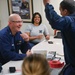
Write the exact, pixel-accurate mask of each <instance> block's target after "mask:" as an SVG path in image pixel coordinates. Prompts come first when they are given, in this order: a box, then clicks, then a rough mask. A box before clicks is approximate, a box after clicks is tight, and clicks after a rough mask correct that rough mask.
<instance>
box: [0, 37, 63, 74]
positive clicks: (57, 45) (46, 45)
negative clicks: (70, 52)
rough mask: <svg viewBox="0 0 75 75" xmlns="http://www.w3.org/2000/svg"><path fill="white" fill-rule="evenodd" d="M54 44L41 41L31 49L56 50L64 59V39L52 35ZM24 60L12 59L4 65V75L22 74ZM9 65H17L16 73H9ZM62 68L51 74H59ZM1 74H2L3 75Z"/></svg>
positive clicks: (54, 70)
mask: <svg viewBox="0 0 75 75" xmlns="http://www.w3.org/2000/svg"><path fill="white" fill-rule="evenodd" d="M49 41H52V42H53V44H49V43H48V41H46V40H44V41H42V42H41V43H39V44H37V45H35V46H34V47H33V48H32V49H31V51H32V52H33V53H34V51H35V50H47V52H48V51H56V55H57V56H59V57H61V58H62V59H63V60H64V54H63V45H62V39H55V38H53V37H50V40H49ZM22 62H23V61H10V62H8V63H6V64H5V65H3V66H2V67H3V71H2V74H3V75H22V74H21V64H22ZM9 67H16V70H17V71H16V72H15V73H12V74H11V73H9ZM60 70H61V68H58V69H53V70H52V72H51V75H58V73H59V71H60ZM2 74H1V75H2Z"/></svg>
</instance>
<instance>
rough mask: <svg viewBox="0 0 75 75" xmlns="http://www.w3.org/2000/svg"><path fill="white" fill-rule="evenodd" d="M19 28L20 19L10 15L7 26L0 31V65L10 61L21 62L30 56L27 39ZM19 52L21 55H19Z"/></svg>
mask: <svg viewBox="0 0 75 75" xmlns="http://www.w3.org/2000/svg"><path fill="white" fill-rule="evenodd" d="M21 26H22V19H21V17H20V16H19V15H18V14H11V15H10V16H9V21H8V26H7V27H5V28H4V29H2V30H1V31H0V62H1V63H2V64H5V63H7V62H8V61H10V60H22V59H23V58H24V57H25V56H28V55H30V54H31V51H30V49H31V47H30V45H29V43H28V40H29V37H28V36H27V35H26V34H25V33H21V31H20V28H21ZM19 50H21V52H22V54H19Z"/></svg>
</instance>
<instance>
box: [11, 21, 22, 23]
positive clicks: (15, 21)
mask: <svg viewBox="0 0 75 75" xmlns="http://www.w3.org/2000/svg"><path fill="white" fill-rule="evenodd" d="M12 22H14V23H23V21H12Z"/></svg>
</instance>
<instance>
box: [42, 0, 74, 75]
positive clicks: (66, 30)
mask: <svg viewBox="0 0 75 75" xmlns="http://www.w3.org/2000/svg"><path fill="white" fill-rule="evenodd" d="M43 2H44V5H45V14H46V18H47V20H48V21H49V23H50V25H51V26H52V28H53V29H57V30H60V31H61V34H62V41H63V45H64V58H65V62H66V65H67V67H65V68H66V69H65V68H64V71H63V72H64V74H63V75H75V13H74V12H75V6H74V5H73V4H71V2H67V1H62V2H61V3H60V8H59V9H60V13H61V15H62V17H61V16H59V15H58V14H57V13H56V12H55V11H54V7H53V6H52V5H51V4H49V3H50V0H43Z"/></svg>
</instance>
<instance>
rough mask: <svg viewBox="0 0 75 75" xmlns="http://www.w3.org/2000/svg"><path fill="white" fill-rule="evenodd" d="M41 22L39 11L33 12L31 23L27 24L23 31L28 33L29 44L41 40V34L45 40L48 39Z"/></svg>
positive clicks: (48, 36)
mask: <svg viewBox="0 0 75 75" xmlns="http://www.w3.org/2000/svg"><path fill="white" fill-rule="evenodd" d="M41 23H42V17H41V15H40V13H38V12H35V13H34V14H33V17H32V24H30V25H28V26H27V27H26V29H25V32H26V33H27V34H28V35H29V40H30V44H31V46H34V45H36V44H38V43H39V42H41V41H42V40H43V38H44V37H43V35H44V36H45V38H46V40H49V38H50V35H49V32H48V29H47V27H46V26H45V25H43V24H41Z"/></svg>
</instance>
